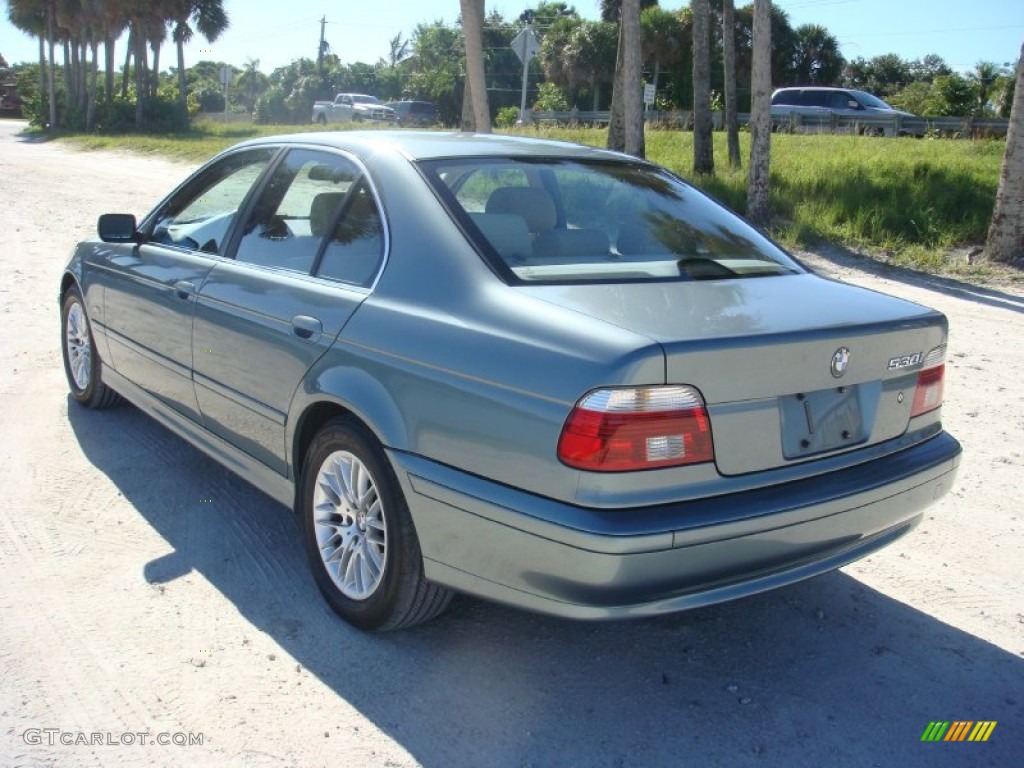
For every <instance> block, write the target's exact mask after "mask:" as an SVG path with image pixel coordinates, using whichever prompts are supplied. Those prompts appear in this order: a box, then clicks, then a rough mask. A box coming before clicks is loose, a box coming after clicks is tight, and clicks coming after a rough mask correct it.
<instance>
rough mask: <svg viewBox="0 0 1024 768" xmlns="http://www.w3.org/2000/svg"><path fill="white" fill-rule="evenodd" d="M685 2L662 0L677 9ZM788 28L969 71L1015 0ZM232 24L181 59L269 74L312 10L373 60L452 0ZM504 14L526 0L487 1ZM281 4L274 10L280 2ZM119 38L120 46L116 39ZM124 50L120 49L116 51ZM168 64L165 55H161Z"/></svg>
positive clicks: (1014, 28) (843, 17) (1022, 16)
mask: <svg viewBox="0 0 1024 768" xmlns="http://www.w3.org/2000/svg"><path fill="white" fill-rule="evenodd" d="M745 2H746V0H737V2H736V4H737V5H743V4H745ZM0 4H2V5H3V14H2V16H0V53H2V54H3V55H4V57H5V58H6V59H7V60H8V61H9V62H11V63H14V62H18V61H31V60H35V58H36V57H37V52H36V51H37V49H36V44H35V42H34V41H33V40H32V39H31V38H28V37H26V36H25V35H23V34H22V33H20V32H19V31H18V30H16V29H14V28H13V27H11V25H10V24H8V23H7V14H6V10H7V8H6V2H4V0H0ZM683 4H688V3H685V0H662V7H664V8H669V9H671V8H678V7H681V6H682V5H683ZM776 4H777V5H779V6H781V7H782V8H783V9H785V10H786V11H787V12H788V13H789V16H790V20H791V22H792V24H793V26H798V25H800V24H806V23H816V24H822V25H824V26H825V27H827V28H828V29H829V31H830V32H832V34H833V35H835V36H836V37H837V38H838V40H839V43H840V46H841V49H842V51H843V55H844V56H846V57H847V58H848V59H853V58H856V57H858V56H863V57H865V58H870V57H872V56H876V55H878V54H882V53H890V52H893V53H898V54H899V55H900V56H902V57H904V58H908V59H914V58H919V57H921V56H924V55H926V54H928V53H937V54H939V55H940V56H942V57H943V58H944V59H945V60H946V62H947V63H949V64H950V66H953V67H954V68H957V69H969V68H971V67H973V65H974V64H975V63H976V62H978V61H980V60H985V61H994V62H996V63H997V64H1000V65H1002V64H1004V63H1010V64H1011V65H1012V64H1013V63H1014V62H1016V60H1017V56H1018V55H1019V53H1020V47H1021V40H1022V39H1024V0H777V2H776ZM575 5H576V9H577V11H579V12H580V14H581V15H583V16H584V17H586V18H596V17H597V15H598V0H583V2H579V3H576V4H575ZM225 7H226V8H227V11H228V14H229V16H230V18H231V28H230V29H229V30H228V32H226V33H225V34H224V35H223V37H222V38H221V39H220V40H218V41H217V42H216V43H214V44H212V45H210V44H208V43H206V41H204V40H201V39H199V40H196V41H194V42H193V43H192V44H191V45H190V46H189V47H188V49H187V50H186V62H188V63H194V62H196V61H199V60H200V59H214V60H217V61H226V62H228V63H231V64H234V65H235V66H241V65H243V64H244V63H245V62H246V60H248V59H250V58H251V59H259V60H260V69H261V70H263V71H264V72H267V73H269V72H270V71H271V70H273V69H274V68H275V67H278V66H281V65H283V64H287V63H288V62H289V61H291V60H292V59H295V58H297V57H300V56H309V57H311V58H312V57H315V56H316V48H317V40H318V39H319V35H320V22H319V20H320V18H321V16H323V15H326V16H327V21H328V24H327V28H326V29H327V31H326V36H327V41H328V42H329V43H330V44H331V47H332V49H333V50H334V52H335V53H337V54H338V55H339V56H340V57H341V60H342V61H344V62H352V61H365V62H370V63H372V62H375V61H377V60H378V59H380V58H382V57H384V56H386V54H387V51H388V40H389V39H391V38H392V37H394V35H395V34H396V33H398V32H401V33H402V34H403V37H409V36H410V35H411V34H412V31H413V29H414V28H415V27H416V25H417V24H419V23H421V22H432V21H434V20H437V19H441V20H444V21H445V22H449V23H451V22H453V21H454V20H455V19H456V18H457V17H458V12H459V3H458V0H377V1H376V2H365V3H359V4H356V3H344V4H343V3H339V2H336V0H335V1H333V2H332V0H288V2H285V3H281V2H280V0H225ZM487 7H488V10H491V9H496V10H499V11H501V12H502V14H503V15H504V16H505V17H506V18H512V17H516V16H518V15H519V13H520V12H521V11H522V10H523V9H524V8H525V7H526V4H525V3H522V4H520V3H515V2H510V0H501V1H500V2H488V4H487ZM282 8H284V9H286V11H287V12H286V14H285V15H284V16H285V17H284V18H281V15H282V14H281V9H282ZM123 44H124V41H122V43H121V46H123ZM122 56H123V47H122V48H121V51H120V52H119V59H120V58H121V57H122ZM162 60H163V62H166V64H167V65H171V64H173V61H174V59H173V54H172V53H171V52H170V51H167V52H165V53H164V54H163V59H162Z"/></svg>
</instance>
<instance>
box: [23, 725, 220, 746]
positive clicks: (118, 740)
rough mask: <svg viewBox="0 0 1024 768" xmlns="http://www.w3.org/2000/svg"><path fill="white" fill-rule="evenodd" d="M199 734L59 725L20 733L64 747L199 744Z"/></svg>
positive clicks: (30, 741)
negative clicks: (71, 727) (86, 729)
mask: <svg viewBox="0 0 1024 768" xmlns="http://www.w3.org/2000/svg"><path fill="white" fill-rule="evenodd" d="M203 736H204V734H202V733H191V732H189V733H186V732H184V731H176V732H173V733H171V732H168V731H161V732H160V733H152V732H150V731H121V732H118V731H65V730H64V729H62V728H28V729H26V730H25V732H24V733H23V734H21V738H22V740H23V741H24V742H25V743H26V744H28V745H29V746H33V747H38V746H47V747H54V746H57V745H60V746H64V747H131V746H134V745H136V744H139V745H142V746H148V745H152V744H158V745H160V746H162V747H170V746H174V747H201V746H202V745H203Z"/></svg>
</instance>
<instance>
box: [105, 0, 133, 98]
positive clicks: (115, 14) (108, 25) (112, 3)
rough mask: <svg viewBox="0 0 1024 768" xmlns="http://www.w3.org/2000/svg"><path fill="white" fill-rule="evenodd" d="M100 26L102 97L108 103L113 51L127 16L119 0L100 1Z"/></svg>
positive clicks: (111, 86)
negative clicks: (102, 68)
mask: <svg viewBox="0 0 1024 768" xmlns="http://www.w3.org/2000/svg"><path fill="white" fill-rule="evenodd" d="M100 14H101V15H100V19H101V21H100V28H101V29H102V31H103V54H104V70H105V71H104V77H105V80H104V85H105V89H104V93H103V98H104V100H105V101H106V102H107V104H110V102H111V101H112V100H113V98H114V53H115V46H116V44H117V38H119V37H120V36H121V33H122V32H124V28H125V27H126V26H127V25H128V16H127V14H126V12H125V6H124V2H122V1H121V0H103V2H101V3H100Z"/></svg>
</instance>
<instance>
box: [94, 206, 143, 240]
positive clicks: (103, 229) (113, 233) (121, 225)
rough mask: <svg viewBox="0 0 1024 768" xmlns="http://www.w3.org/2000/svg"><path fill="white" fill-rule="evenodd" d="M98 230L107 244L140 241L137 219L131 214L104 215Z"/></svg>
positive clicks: (101, 238)
mask: <svg viewBox="0 0 1024 768" xmlns="http://www.w3.org/2000/svg"><path fill="white" fill-rule="evenodd" d="M96 229H97V230H98V231H99V235H100V240H102V241H103V242H105V243H134V242H137V241H138V239H139V232H138V228H137V226H136V224H135V217H134V216H133V215H132V214H130V213H104V214H103V215H102V216H100V220H99V222H98V223H97V225H96Z"/></svg>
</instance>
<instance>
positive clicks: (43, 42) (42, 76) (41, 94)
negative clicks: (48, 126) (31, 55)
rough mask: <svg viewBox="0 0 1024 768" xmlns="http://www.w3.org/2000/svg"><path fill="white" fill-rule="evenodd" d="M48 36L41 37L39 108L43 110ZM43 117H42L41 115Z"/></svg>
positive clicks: (41, 35)
mask: <svg viewBox="0 0 1024 768" xmlns="http://www.w3.org/2000/svg"><path fill="white" fill-rule="evenodd" d="M47 71H48V70H47V66H46V35H43V34H40V35H39V108H40V110H41V109H42V105H43V98H44V95H45V94H46V73H47ZM40 117H42V115H40Z"/></svg>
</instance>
